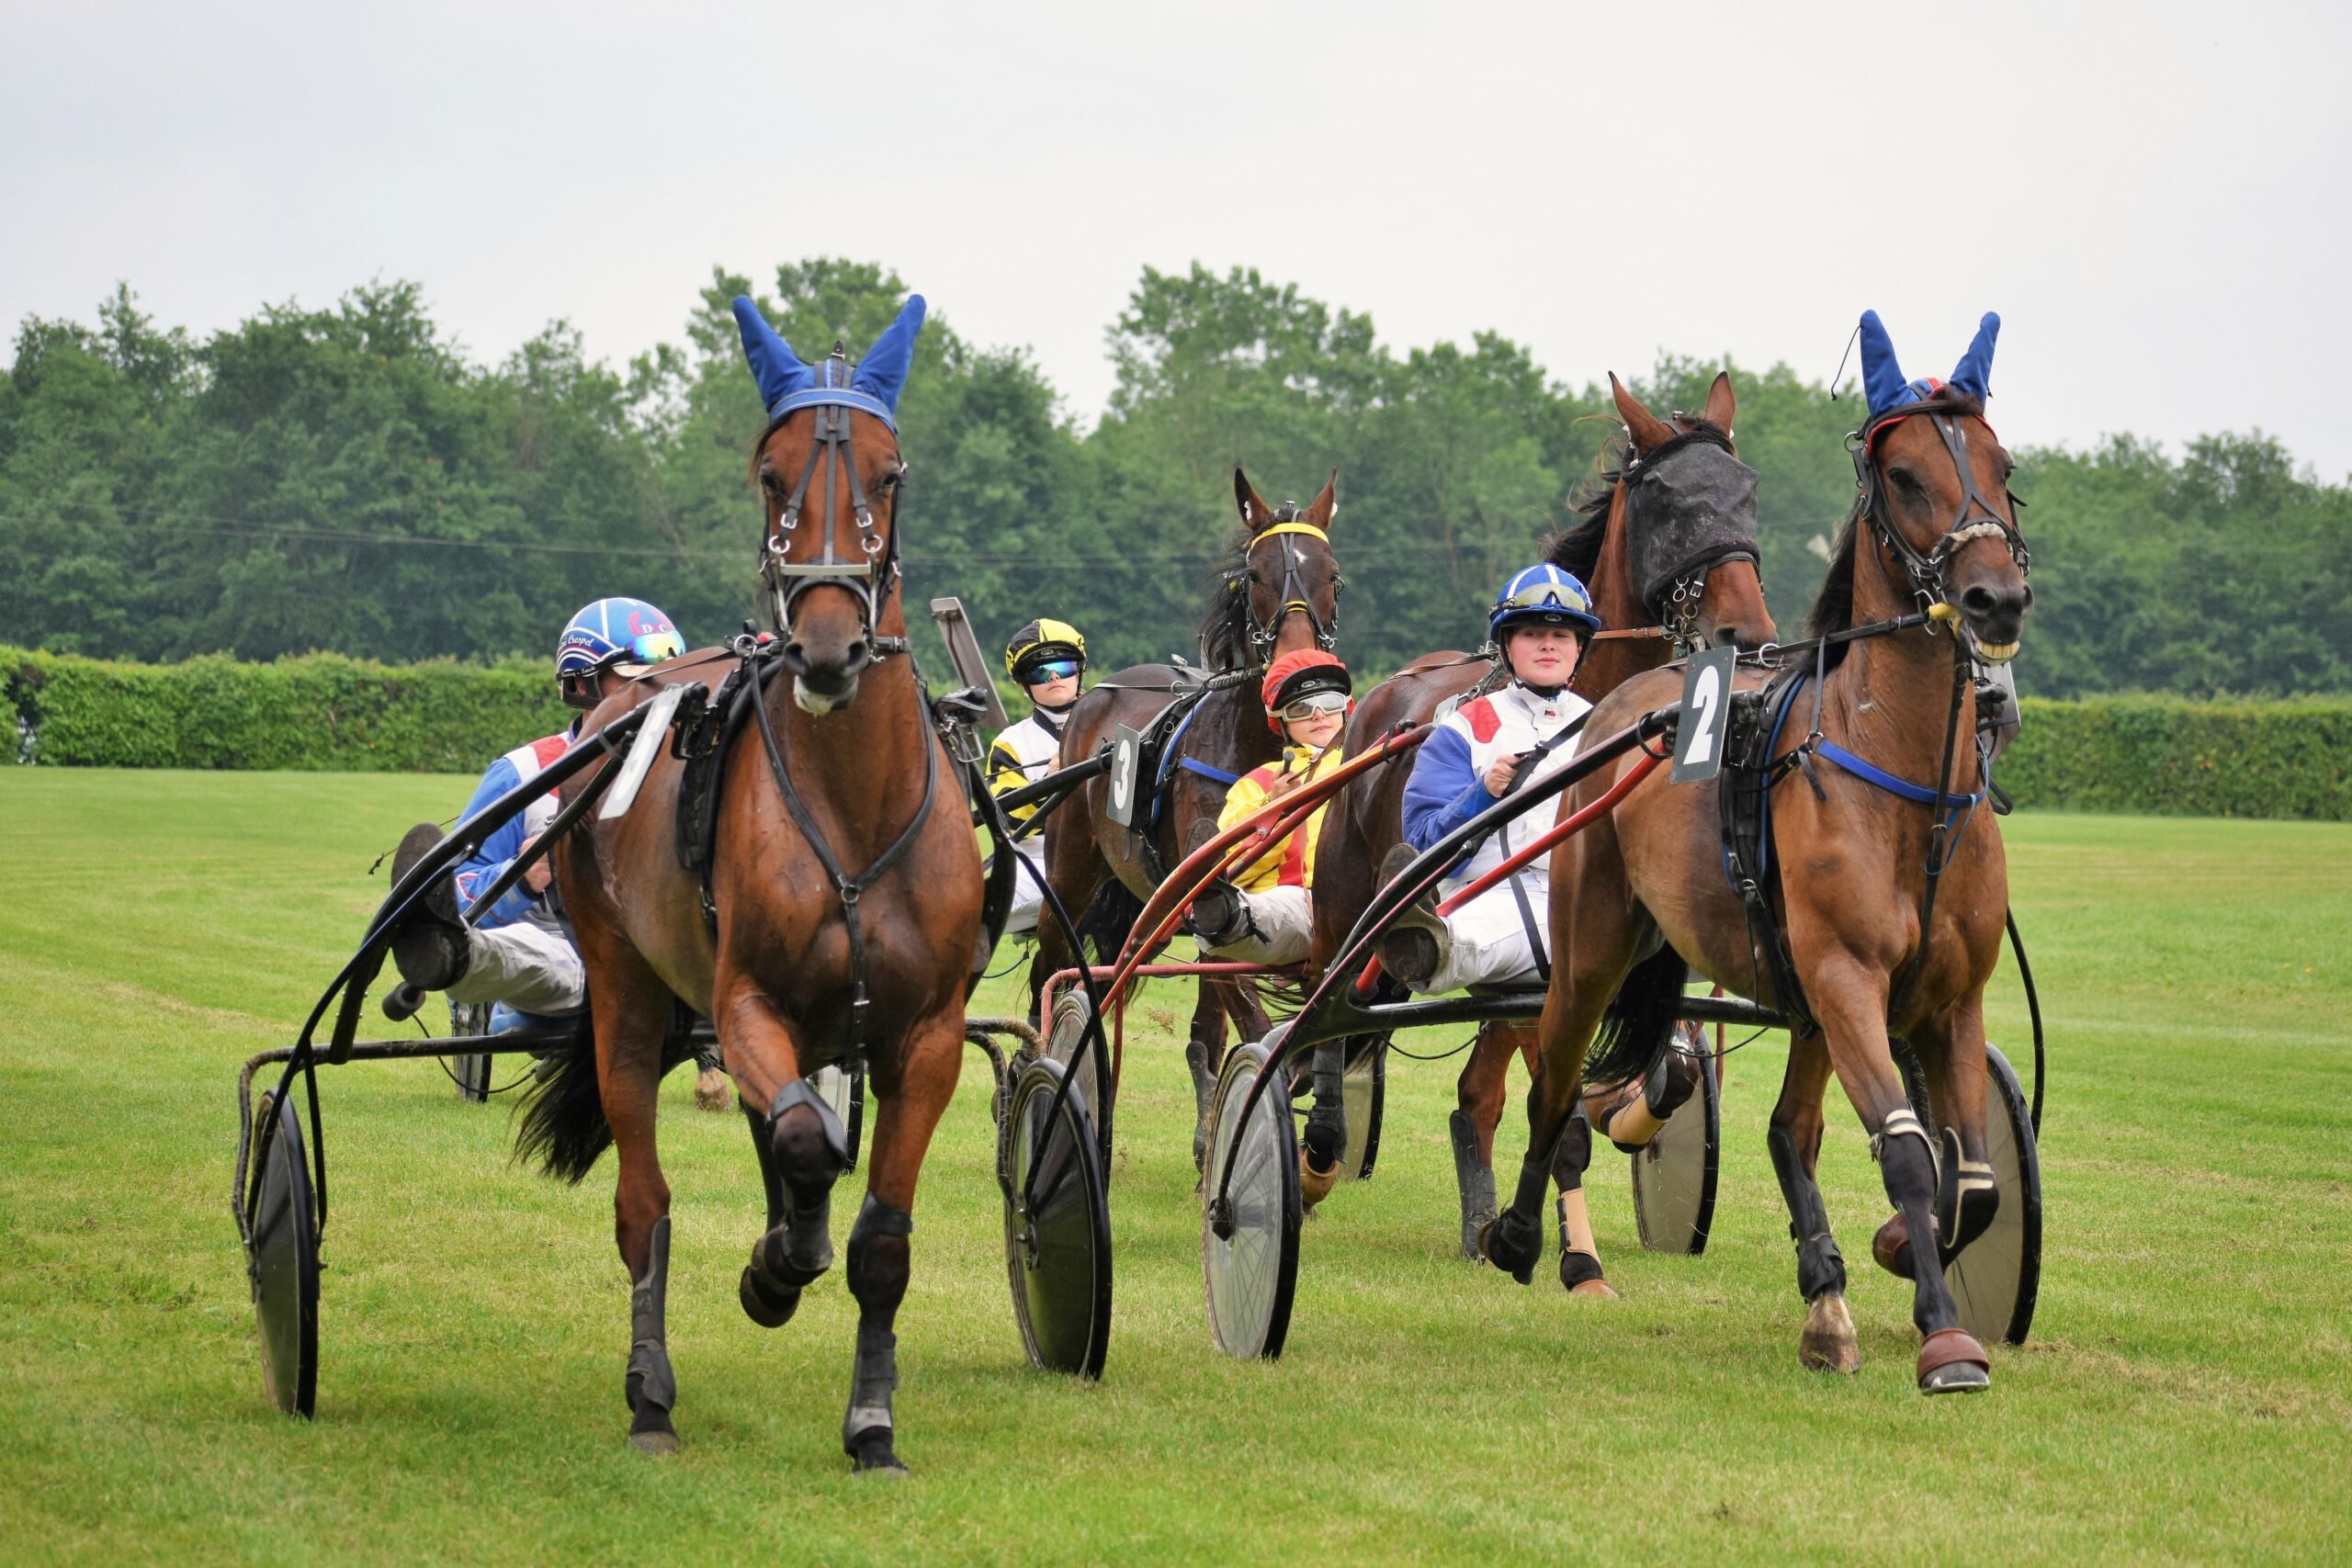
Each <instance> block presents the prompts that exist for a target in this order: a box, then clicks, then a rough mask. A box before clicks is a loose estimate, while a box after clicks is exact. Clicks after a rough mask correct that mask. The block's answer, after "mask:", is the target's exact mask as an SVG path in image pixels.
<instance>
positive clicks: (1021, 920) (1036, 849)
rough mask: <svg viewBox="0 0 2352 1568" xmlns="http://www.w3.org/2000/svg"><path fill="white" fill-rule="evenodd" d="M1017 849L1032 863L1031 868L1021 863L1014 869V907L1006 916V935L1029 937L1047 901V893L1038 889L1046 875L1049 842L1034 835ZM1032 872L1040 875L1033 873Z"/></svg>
mask: <svg viewBox="0 0 2352 1568" xmlns="http://www.w3.org/2000/svg"><path fill="white" fill-rule="evenodd" d="M1013 848H1014V849H1015V850H1016V851H1018V852H1019V853H1020V855H1021V858H1022V859H1023V860H1024V861H1027V862H1028V863H1029V864H1028V869H1027V870H1023V868H1022V867H1020V866H1017V865H1016V866H1014V867H1013V868H1012V908H1011V910H1009V911H1008V912H1007V913H1006V915H1005V917H1004V934H1005V935H1007V936H1028V935H1030V934H1031V933H1033V932H1034V931H1036V929H1037V914H1038V911H1039V910H1040V909H1042V908H1045V904H1046V897H1045V895H1044V894H1043V893H1041V892H1039V891H1038V889H1039V887H1040V886H1042V885H1043V884H1044V881H1045V877H1046V841H1045V840H1044V839H1043V838H1042V837H1035V836H1033V837H1030V838H1026V839H1023V840H1021V841H1020V842H1019V843H1018V844H1015V845H1014V846H1013ZM1030 872H1035V873H1036V874H1035V876H1032V875H1031V874H1030Z"/></svg>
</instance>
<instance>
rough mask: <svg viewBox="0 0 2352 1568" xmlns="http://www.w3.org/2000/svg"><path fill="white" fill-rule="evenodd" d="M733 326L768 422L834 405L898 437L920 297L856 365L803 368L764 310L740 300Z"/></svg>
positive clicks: (837, 363)
mask: <svg viewBox="0 0 2352 1568" xmlns="http://www.w3.org/2000/svg"><path fill="white" fill-rule="evenodd" d="M734 311H735V326H736V329H737V330H738V331H739V332H741V333H742V336H743V360H744V363H746V364H747V365H749V366H751V367H752V380H753V381H755V382H757V383H758V384H759V389H760V401H761V402H762V403H763V404H764V405H766V408H767V411H768V418H769V419H771V420H778V419H782V418H783V417H784V416H785V415H786V414H788V413H790V412H793V411H794V410H796V409H806V408H815V407H817V406H818V405H819V404H830V405H831V406H833V407H836V408H845V409H856V410H857V411H858V412H861V413H870V414H872V415H873V416H874V417H875V418H876V419H878V420H880V421H881V422H882V423H884V424H887V425H888V426H889V427H890V434H893V435H896V434H898V433H899V389H901V388H903V387H904V386H905V385H906V384H907V371H908V368H909V367H911V366H912V365H913V364H914V357H915V337H916V334H918V333H921V332H922V312H923V302H922V295H920V294H910V295H908V296H907V303H906V306H905V308H904V309H902V310H899V319H898V320H897V321H892V322H891V323H890V324H889V325H888V327H885V328H884V329H883V331H882V335H881V336H880V337H877V338H876V339H875V340H874V346H873V347H871V348H869V349H867V350H866V351H865V357H864V358H863V359H860V360H859V361H858V362H857V363H856V364H855V365H848V366H845V365H843V364H842V363H841V361H839V360H837V359H832V358H827V359H825V360H823V361H821V362H820V363H818V364H816V365H804V364H802V363H801V361H800V356H799V355H797V354H795V353H793V352H792V345H791V344H788V343H786V342H785V341H784V339H783V338H782V337H780V336H778V335H777V333H776V330H775V328H774V327H772V326H770V325H768V323H767V318H765V317H764V316H763V315H761V314H760V308H759V307H758V306H757V305H754V304H752V302H751V300H749V299H745V298H744V297H743V296H741V295H740V294H739V295H737V296H736V297H735V304H734Z"/></svg>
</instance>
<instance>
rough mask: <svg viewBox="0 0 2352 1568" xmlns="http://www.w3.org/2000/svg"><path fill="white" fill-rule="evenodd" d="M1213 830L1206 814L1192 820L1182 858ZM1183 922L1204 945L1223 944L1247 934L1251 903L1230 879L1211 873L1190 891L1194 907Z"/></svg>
mask: <svg viewBox="0 0 2352 1568" xmlns="http://www.w3.org/2000/svg"><path fill="white" fill-rule="evenodd" d="M1216 833H1217V828H1216V823H1215V822H1214V821H1212V820H1210V819H1209V818H1205V817H1204V818H1201V819H1200V820H1199V821H1198V822H1195V823H1193V832H1192V838H1191V840H1190V841H1189V842H1187V843H1186V844H1185V846H1184V856H1185V858H1186V859H1188V860H1189V859H1191V858H1192V856H1193V854H1195V853H1196V852H1198V851H1199V850H1200V848H1201V846H1202V845H1204V844H1205V843H1207V842H1208V841H1209V840H1211V839H1214V838H1216ZM1185 925H1186V927H1187V929H1189V930H1190V931H1192V933H1193V935H1194V936H1196V937H1198V938H1200V940H1201V945H1202V946H1203V947H1206V948H1211V949H1215V948H1220V947H1226V946H1228V945H1230V944H1232V943H1233V942H1238V941H1240V940H1241V938H1243V937H1244V936H1247V935H1248V934H1249V932H1250V907H1249V906H1248V905H1247V904H1245V903H1243V902H1242V899H1241V889H1239V888H1238V887H1236V886H1234V885H1233V884H1232V882H1231V881H1229V880H1228V879H1227V878H1226V877H1224V876H1222V875H1219V876H1212V877H1210V878H1209V879H1208V880H1207V881H1206V882H1204V883H1202V884H1201V886H1200V891H1198V892H1197V893H1194V894H1193V908H1192V910H1191V913H1190V914H1189V915H1187V916H1186V918H1185Z"/></svg>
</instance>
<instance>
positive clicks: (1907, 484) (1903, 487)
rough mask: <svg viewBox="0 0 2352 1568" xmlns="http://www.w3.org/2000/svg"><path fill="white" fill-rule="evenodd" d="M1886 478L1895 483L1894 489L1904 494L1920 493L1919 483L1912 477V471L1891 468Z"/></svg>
mask: <svg viewBox="0 0 2352 1568" xmlns="http://www.w3.org/2000/svg"><path fill="white" fill-rule="evenodd" d="M1886 477H1887V478H1888V479H1890V480H1891V481H1893V483H1894V488H1895V489H1897V490H1899V491H1902V492H1903V493H1904V494H1905V495H1917V494H1918V493H1919V481H1918V480H1917V479H1914V478H1912V477H1911V470H1910V469H1908V468H1890V469H1889V470H1887V476H1886Z"/></svg>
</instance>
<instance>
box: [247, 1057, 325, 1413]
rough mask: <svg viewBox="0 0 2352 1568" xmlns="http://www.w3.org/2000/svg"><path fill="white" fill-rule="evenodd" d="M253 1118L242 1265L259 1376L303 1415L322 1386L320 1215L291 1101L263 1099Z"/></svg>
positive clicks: (285, 1405) (284, 1405)
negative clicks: (249, 1286) (257, 1340)
mask: <svg viewBox="0 0 2352 1568" xmlns="http://www.w3.org/2000/svg"><path fill="white" fill-rule="evenodd" d="M255 1122H256V1123H257V1124H256V1125H255V1127H254V1148H255V1154H254V1181H253V1190H252V1193H251V1195H250V1196H249V1197H248V1198H247V1200H246V1204H245V1214H246V1219H247V1223H248V1224H249V1225H250V1227H251V1230H252V1235H253V1241H252V1244H251V1251H250V1253H249V1255H248V1256H247V1258H246V1267H247V1269H249V1271H250V1272H251V1274H252V1276H253V1292H254V1324H255V1326H256V1327H257V1328H258V1329H259V1330H260V1334H261V1375H262V1382H263V1383H264V1384H265V1385H266V1387H267V1388H268V1390H269V1396H270V1398H271V1399H273V1400H275V1401H277V1407H278V1408H279V1409H280V1410H283V1411H285V1412H286V1413H287V1414H288V1415H289V1416H308V1415H310V1414H311V1407H312V1406H313V1404H315V1403H316V1402H317V1398H318V1389H319V1218H318V1209H317V1206H316V1205H315V1204H314V1203H313V1202H312V1201H311V1167H310V1163H309V1161H308V1159H307V1158H306V1157H305V1155H304V1151H303V1146H302V1127H301V1122H300V1118H299V1117H298V1116H297V1115H296V1114H295V1111H294V1106H293V1104H292V1102H291V1101H290V1100H289V1101H287V1102H284V1103H280V1102H278V1101H277V1100H274V1099H273V1100H264V1101H263V1104H262V1110H261V1114H260V1115H259V1116H258V1117H257V1118H255Z"/></svg>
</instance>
